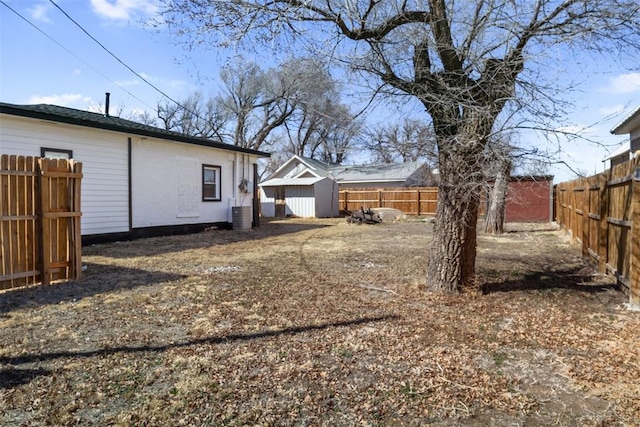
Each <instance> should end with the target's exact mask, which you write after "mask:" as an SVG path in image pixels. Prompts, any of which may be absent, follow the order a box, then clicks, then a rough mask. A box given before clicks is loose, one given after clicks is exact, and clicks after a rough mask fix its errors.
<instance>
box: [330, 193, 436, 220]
mask: <svg viewBox="0 0 640 427" xmlns="http://www.w3.org/2000/svg"><path fill="white" fill-rule="evenodd" d="M437 201H438V187H399V188H349V189H344V190H340V199H339V203H340V205H339V206H340V210H349V211H355V210H358V209H360V208H361V207H364V208H393V209H398V210H400V211H402V212H404V213H405V214H407V215H435V213H436V204H437Z"/></svg>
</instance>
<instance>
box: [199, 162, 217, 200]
mask: <svg viewBox="0 0 640 427" xmlns="http://www.w3.org/2000/svg"><path fill="white" fill-rule="evenodd" d="M220 200H221V197H220V166H212V165H202V201H203V202H219V201H220Z"/></svg>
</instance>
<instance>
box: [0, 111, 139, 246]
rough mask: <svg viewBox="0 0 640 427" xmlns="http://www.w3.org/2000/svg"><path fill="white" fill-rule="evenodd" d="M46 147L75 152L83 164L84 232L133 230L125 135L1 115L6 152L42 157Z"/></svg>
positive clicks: (0, 148) (1, 145) (0, 147)
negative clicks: (129, 204)
mask: <svg viewBox="0 0 640 427" xmlns="http://www.w3.org/2000/svg"><path fill="white" fill-rule="evenodd" d="M41 147H47V148H55V149H63V150H72V151H73V158H74V159H75V160H77V161H79V162H82V164H83V174H84V177H83V179H82V192H81V200H82V220H81V224H82V234H83V235H90V234H105V233H118V232H126V231H129V207H128V194H129V189H128V179H127V164H128V161H127V158H128V151H127V150H128V149H127V137H126V135H124V134H118V133H114V132H108V131H103V130H95V129H87V128H82V127H78V126H73V125H67V124H64V123H52V122H46V121H42V120H36V119H29V118H23V117H17V116H9V115H2V119H1V120H0V152H1V153H3V154H16V155H23V156H36V157H39V156H40V148H41Z"/></svg>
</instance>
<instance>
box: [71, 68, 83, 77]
mask: <svg viewBox="0 0 640 427" xmlns="http://www.w3.org/2000/svg"><path fill="white" fill-rule="evenodd" d="M81 74H82V70H80V69H79V68H76V69H75V70H73V75H74V76H79V75H81Z"/></svg>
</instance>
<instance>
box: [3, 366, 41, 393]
mask: <svg viewBox="0 0 640 427" xmlns="http://www.w3.org/2000/svg"><path fill="white" fill-rule="evenodd" d="M51 372H52V371H50V370H49V369H43V368H37V369H14V368H6V369H0V390H2V389H10V388H12V387H15V386H19V385H22V384H28V383H30V382H31V381H32V380H33V379H35V378H36V377H40V376H43V375H51Z"/></svg>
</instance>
